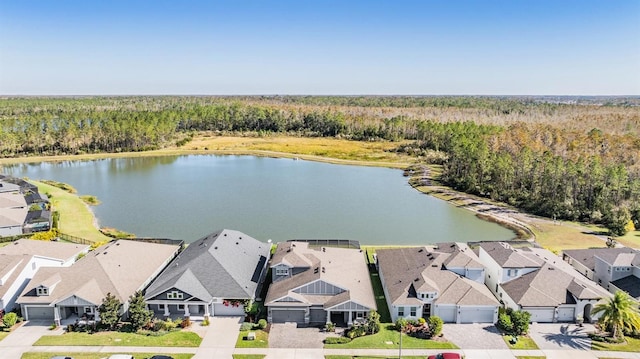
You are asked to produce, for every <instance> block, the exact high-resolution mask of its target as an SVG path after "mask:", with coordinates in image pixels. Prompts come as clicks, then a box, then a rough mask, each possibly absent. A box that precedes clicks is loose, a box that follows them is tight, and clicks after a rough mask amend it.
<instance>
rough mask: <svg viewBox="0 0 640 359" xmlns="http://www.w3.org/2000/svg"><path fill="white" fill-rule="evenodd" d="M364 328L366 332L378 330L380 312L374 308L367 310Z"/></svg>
mask: <svg viewBox="0 0 640 359" xmlns="http://www.w3.org/2000/svg"><path fill="white" fill-rule="evenodd" d="M364 325H365V330H366V332H367V334H376V333H377V332H379V331H380V314H378V312H376V311H375V310H372V311H370V312H369V316H368V317H367V321H366V322H365V324H364Z"/></svg>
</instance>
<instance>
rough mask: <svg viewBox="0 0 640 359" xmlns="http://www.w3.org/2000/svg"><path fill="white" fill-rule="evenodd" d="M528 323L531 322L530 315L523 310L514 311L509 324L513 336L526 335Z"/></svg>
mask: <svg viewBox="0 0 640 359" xmlns="http://www.w3.org/2000/svg"><path fill="white" fill-rule="evenodd" d="M529 321H531V313H529V312H527V311H524V310H515V311H513V312H512V313H511V322H512V323H513V332H514V334H517V335H521V334H526V333H527V332H528V331H529Z"/></svg>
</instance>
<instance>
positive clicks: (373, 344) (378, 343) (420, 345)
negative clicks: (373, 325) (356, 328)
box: [324, 323, 458, 349]
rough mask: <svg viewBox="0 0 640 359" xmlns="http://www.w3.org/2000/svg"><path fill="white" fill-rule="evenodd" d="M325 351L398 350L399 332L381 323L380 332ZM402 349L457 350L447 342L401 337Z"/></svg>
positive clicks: (333, 346) (330, 345) (326, 345)
mask: <svg viewBox="0 0 640 359" xmlns="http://www.w3.org/2000/svg"><path fill="white" fill-rule="evenodd" d="M324 347H325V349H367V348H371V349H398V348H400V332H398V331H396V330H395V329H393V324H390V323H382V324H381V325H380V331H379V332H378V333H376V334H373V335H365V336H364V337H359V338H355V339H353V340H352V341H351V342H349V343H346V344H325V345H324ZM402 348H403V349H458V347H457V346H456V345H455V344H453V343H451V342H448V341H440V340H432V339H419V338H414V337H410V336H408V335H406V334H404V335H402Z"/></svg>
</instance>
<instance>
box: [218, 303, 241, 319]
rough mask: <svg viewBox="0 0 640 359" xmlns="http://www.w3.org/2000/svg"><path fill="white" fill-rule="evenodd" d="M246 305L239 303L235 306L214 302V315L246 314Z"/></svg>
mask: <svg viewBox="0 0 640 359" xmlns="http://www.w3.org/2000/svg"><path fill="white" fill-rule="evenodd" d="M244 314H245V313H244V306H243V305H239V306H237V307H234V306H233V305H224V304H214V305H213V316H214V317H219V316H223V315H241V316H244Z"/></svg>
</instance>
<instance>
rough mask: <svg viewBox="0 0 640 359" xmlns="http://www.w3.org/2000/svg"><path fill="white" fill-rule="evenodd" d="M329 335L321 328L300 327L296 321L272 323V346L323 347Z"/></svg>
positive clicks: (270, 333)
mask: <svg viewBox="0 0 640 359" xmlns="http://www.w3.org/2000/svg"><path fill="white" fill-rule="evenodd" d="M326 336H327V334H326V333H325V332H323V331H322V330H321V329H319V328H314V327H308V328H298V327H297V325H296V324H295V323H284V324H271V330H270V331H269V347H270V348H309V349H311V348H322V347H323V345H324V344H323V343H322V341H323V340H324V338H325V337H326Z"/></svg>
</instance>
